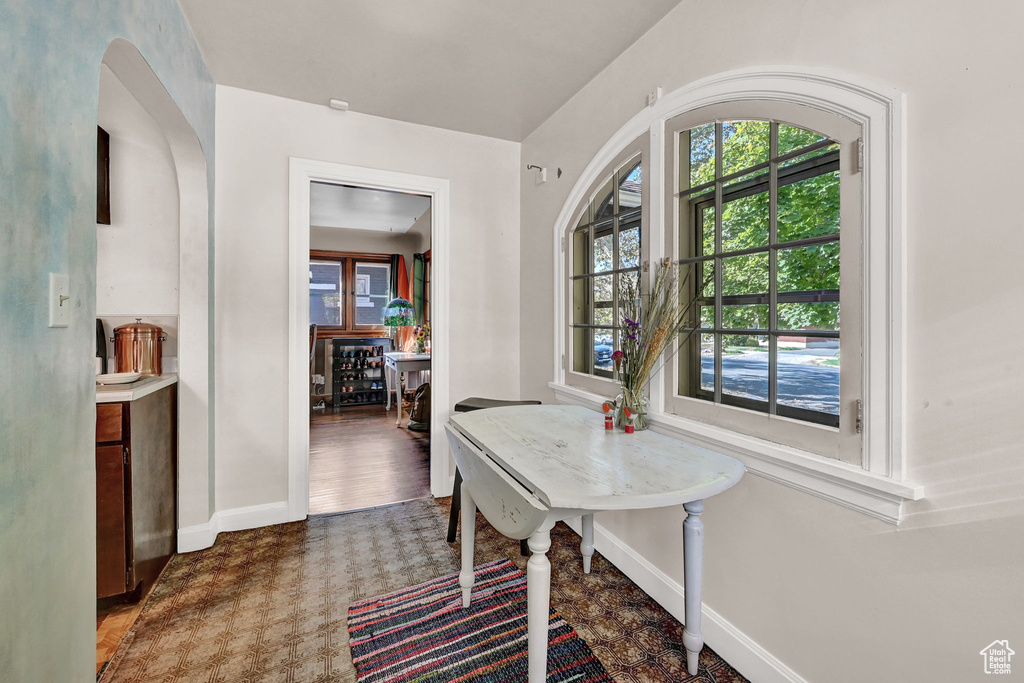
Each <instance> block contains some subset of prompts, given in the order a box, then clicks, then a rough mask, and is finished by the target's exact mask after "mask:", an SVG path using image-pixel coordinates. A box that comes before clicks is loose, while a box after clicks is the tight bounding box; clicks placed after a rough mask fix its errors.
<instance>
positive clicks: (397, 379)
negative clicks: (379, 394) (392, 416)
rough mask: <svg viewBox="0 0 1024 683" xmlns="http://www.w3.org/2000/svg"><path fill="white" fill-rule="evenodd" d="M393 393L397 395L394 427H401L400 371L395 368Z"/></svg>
mask: <svg viewBox="0 0 1024 683" xmlns="http://www.w3.org/2000/svg"><path fill="white" fill-rule="evenodd" d="M395 393H396V394H398V419H397V420H395V426H396V427H401V426H402V371H401V370H400V369H398V368H397V367H396V368H395Z"/></svg>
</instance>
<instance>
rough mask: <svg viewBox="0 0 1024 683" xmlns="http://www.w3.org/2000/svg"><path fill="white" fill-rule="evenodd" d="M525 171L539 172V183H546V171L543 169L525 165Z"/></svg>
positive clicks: (534, 165)
mask: <svg viewBox="0 0 1024 683" xmlns="http://www.w3.org/2000/svg"><path fill="white" fill-rule="evenodd" d="M526 170H527V171H540V181H539V182H542V183H546V182H547V181H548V169H546V168H545V167H543V166H538V165H536V164H527V165H526Z"/></svg>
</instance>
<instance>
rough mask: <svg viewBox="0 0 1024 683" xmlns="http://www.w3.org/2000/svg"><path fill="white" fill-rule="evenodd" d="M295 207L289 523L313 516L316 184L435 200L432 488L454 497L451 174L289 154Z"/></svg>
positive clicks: (291, 213) (290, 229)
mask: <svg viewBox="0 0 1024 683" xmlns="http://www.w3.org/2000/svg"><path fill="white" fill-rule="evenodd" d="M288 163H289V166H288V169H289V182H288V194H289V204H288V205H289V212H288V264H289V265H288V520H289V521H296V520H300V519H305V518H306V515H307V514H309V382H308V374H309V184H310V183H311V182H326V183H344V184H346V185H352V186H355V187H366V188H372V189H381V190H396V191H399V192H410V193H415V194H420V195H425V196H428V197H430V210H431V233H430V268H431V273H432V275H431V282H430V285H431V289H432V291H431V297H430V304H431V306H430V315H431V321H430V330H431V359H430V364H431V368H430V370H431V373H430V374H431V378H432V380H431V411H430V413H431V418H430V437H431V438H430V492H431V494H432V495H434V496H447V495H450V494H451V485H450V484H449V482H450V481H451V476H450V474H449V472H448V440H447V439H446V438H445V435H444V424H445V423H446V422H447V421H448V413H449V412H450V408H449V400H448V398H449V376H450V373H449V371H448V368H449V365H448V363H449V358H448V349H449V346H450V343H449V339H450V336H449V334H450V332H449V308H448V306H449V290H448V283H449V272H450V271H449V268H450V256H449V252H450V245H449V242H450V220H451V218H450V217H451V198H450V195H451V190H450V182H449V181H448V180H447V179H446V178H430V177H426V176H417V175H411V174H408V173H399V172H397V171H383V170H379V169H372V168H364V167H362V166H348V165H345V164H336V163H332V162H327V161H314V160H311V159H299V158H295V157H290V158H289V162H288Z"/></svg>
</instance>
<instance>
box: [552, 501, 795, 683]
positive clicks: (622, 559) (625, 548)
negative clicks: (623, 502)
mask: <svg viewBox="0 0 1024 683" xmlns="http://www.w3.org/2000/svg"><path fill="white" fill-rule="evenodd" d="M566 524H567V525H568V526H569V528H570V529H572V530H573V531H575V532H576V533H577V534H579V535H580V536H582V533H581V524H580V518H579V517H576V518H575V519H569V520H566ZM680 533H682V530H681V529H680ZM594 549H595V550H597V552H599V553H601V555H603V556H604V558H605V559H606V560H608V561H609V562H611V563H612V564H613V565H615V567H616V568H617V569H618V570H619V571H621V572H622V573H623V574H625V575H626V576H628V577H629V578H630V580H632V581H633V583H635V584H636V585H638V586H639V587H640V588H641V589H642V590H643V591H644V592H645V593H647V594H648V595H649V596H651V598H653V599H654V601H655V602H657V603H658V604H659V605H661V606H662V607H663V608H664V609H665V611H666V612H668V613H669V614H671V615H672V616H673V617H675V618H676V619H677V620H678V621H679V622H680V623H684V622H685V616H686V615H685V614H684V613H683V606H684V605H685V604H686V602H685V599H686V598H685V592H684V590H683V586H682V585H680V584H679V582H678V581H676V580H675V579H673V578H672V577H671V576H669V575H668V574H666V573H665V572H663V571H661V570H660V569H658V568H657V567H655V566H654V565H653V564H651V563H650V562H648V561H647V560H646V559H645V558H644V557H643V556H642V555H640V554H639V553H638V552H636V551H635V550H633V548H631V547H630V546H629V545H628V544H627V543H625V542H624V541H623V540H622V539H620V538H619V537H618V536H615V535H614V534H612V533H611V532H609V531H608V530H607V529H605V528H604V527H603V526H601V524H600V523H597V522H595V523H594ZM701 630H702V631H703V633H704V642H705V643H707V645H708V647H710V648H712V649H714V651H715V652H717V653H718V654H719V655H720V656H721V657H722V658H723V659H725V660H726V661H727V662H729V666H731V667H732V668H734V669H736V671H739V672H740V673H741V674H743V676H744V677H746V678H747V679H749V680H751V681H757V682H758V683H807V681H806V680H805V679H804V678H801V677H800V675H799V674H797V673H796V672H795V671H793V670H792V669H790V668H789V667H788V666H786V665H785V664H783V663H782V662H781V661H780V660H779V659H778V658H777V657H775V656H774V655H773V654H772V653H770V652H769V651H768V650H766V649H765V648H764V647H763V646H761V645H760V644H758V643H757V642H755V641H754V640H753V639H752V638H750V636H748V635H746V634H745V633H743V631H740V630H739V629H738V628H736V627H735V626H734V625H733V624H732V623H731V622H729V621H727V620H726V619H725V618H724V617H723V616H722V615H721V614H719V613H718V612H716V611H715V610H713V609H711V608H710V607H708V606H707V604H702V605H701Z"/></svg>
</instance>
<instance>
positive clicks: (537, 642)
mask: <svg viewBox="0 0 1024 683" xmlns="http://www.w3.org/2000/svg"><path fill="white" fill-rule="evenodd" d="M463 495H465V494H463ZM463 510H465V508H463ZM463 514H465V513H463ZM462 519H463V520H465V519H466V518H465V517H463V518H462ZM462 526H463V528H465V526H466V523H465V521H463V523H462ZM529 543H530V552H532V553H533V554H532V555H530V559H529V561H528V562H527V563H526V610H527V612H526V614H527V618H526V624H527V638H526V641H527V647H528V652H529V673H530V676H529V683H545V681H546V680H547V674H548V609H549V608H550V605H551V561H550V560H548V556H547V552H548V549H549V548H550V547H551V525H550V524H544V525H543V526H541V528H540V529H538V530H537V531H535V532H533V534H532V535H531V536H530V541H529Z"/></svg>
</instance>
